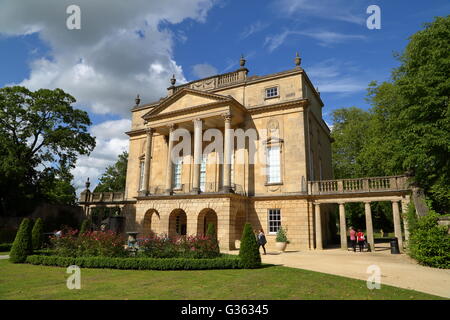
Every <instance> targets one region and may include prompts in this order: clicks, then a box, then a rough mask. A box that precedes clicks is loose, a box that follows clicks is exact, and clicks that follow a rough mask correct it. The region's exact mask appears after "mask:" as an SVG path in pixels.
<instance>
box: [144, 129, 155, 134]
mask: <svg viewBox="0 0 450 320" xmlns="http://www.w3.org/2000/svg"><path fill="white" fill-rule="evenodd" d="M154 132H155V129H153V128H146V129H145V133H146V134H150V135H152V134H153V133H154Z"/></svg>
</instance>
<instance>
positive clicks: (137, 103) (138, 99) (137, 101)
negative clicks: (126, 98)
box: [134, 95, 141, 106]
mask: <svg viewBox="0 0 450 320" xmlns="http://www.w3.org/2000/svg"><path fill="white" fill-rule="evenodd" d="M134 101H135V102H136V105H137V106H138V105H139V103H141V98H139V95H137V96H136V99H134Z"/></svg>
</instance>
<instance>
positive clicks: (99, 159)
mask: <svg viewBox="0 0 450 320" xmlns="http://www.w3.org/2000/svg"><path fill="white" fill-rule="evenodd" d="M130 129H131V121H130V120H128V119H121V120H111V121H105V122H102V123H100V124H97V125H94V126H92V127H91V128H90V130H89V131H90V133H91V134H92V135H93V136H95V138H96V139H95V141H96V143H97V145H96V147H95V149H94V151H93V152H92V153H91V154H90V156H89V157H86V156H82V157H80V158H79V159H78V161H77V166H76V168H75V169H74V170H72V174H73V175H74V185H75V188H76V189H77V192H78V193H79V192H80V191H81V190H83V189H84V183H85V181H86V179H87V178H89V180H90V181H91V182H92V185H91V186H92V187H91V188H90V189H91V190H93V189H94V188H95V186H96V185H97V182H98V178H99V177H100V175H101V174H102V173H103V172H104V171H105V168H106V167H107V166H109V165H111V164H113V163H115V162H116V160H117V157H118V155H119V154H121V153H122V152H123V151H128V136H127V135H125V132H126V131H129V130H130Z"/></svg>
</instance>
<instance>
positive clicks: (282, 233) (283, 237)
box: [275, 227, 289, 243]
mask: <svg viewBox="0 0 450 320" xmlns="http://www.w3.org/2000/svg"><path fill="white" fill-rule="evenodd" d="M275 241H276V242H287V243H289V241H288V239H287V234H286V230H284V229H283V227H280V229H278V231H277V237H276V240H275Z"/></svg>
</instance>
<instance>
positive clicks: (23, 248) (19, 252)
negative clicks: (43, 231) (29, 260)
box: [9, 218, 33, 263]
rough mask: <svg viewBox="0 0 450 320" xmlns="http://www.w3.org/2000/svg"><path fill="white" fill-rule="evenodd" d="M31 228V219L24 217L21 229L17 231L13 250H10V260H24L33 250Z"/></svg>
mask: <svg viewBox="0 0 450 320" xmlns="http://www.w3.org/2000/svg"><path fill="white" fill-rule="evenodd" d="M31 228H32V226H31V220H30V219H28V218H24V219H23V220H22V223H21V224H20V227H19V231H17V234H16V239H14V242H13V246H12V248H11V251H10V252H9V261H11V262H12V263H22V262H24V261H25V259H26V257H27V256H28V255H30V254H31V253H32V252H33V246H32V243H31Z"/></svg>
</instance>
